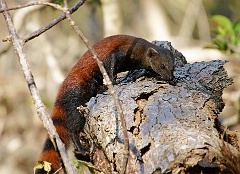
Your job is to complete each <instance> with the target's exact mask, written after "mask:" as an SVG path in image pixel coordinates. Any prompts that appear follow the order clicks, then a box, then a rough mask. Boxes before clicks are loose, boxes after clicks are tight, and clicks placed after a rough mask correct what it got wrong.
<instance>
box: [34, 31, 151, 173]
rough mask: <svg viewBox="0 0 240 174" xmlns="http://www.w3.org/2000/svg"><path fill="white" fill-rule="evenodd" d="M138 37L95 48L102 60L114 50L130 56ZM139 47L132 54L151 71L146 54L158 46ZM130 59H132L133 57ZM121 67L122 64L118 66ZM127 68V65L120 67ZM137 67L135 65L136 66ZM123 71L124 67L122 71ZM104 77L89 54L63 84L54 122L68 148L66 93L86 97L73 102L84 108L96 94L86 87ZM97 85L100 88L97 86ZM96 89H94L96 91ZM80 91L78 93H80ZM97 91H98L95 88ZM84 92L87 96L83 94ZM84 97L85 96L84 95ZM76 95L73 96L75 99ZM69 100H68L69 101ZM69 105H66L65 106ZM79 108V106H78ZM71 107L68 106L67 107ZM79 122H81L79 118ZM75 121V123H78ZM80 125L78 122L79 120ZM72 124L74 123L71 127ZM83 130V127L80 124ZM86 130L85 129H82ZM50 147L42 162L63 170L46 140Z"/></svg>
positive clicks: (122, 37)
mask: <svg viewBox="0 0 240 174" xmlns="http://www.w3.org/2000/svg"><path fill="white" fill-rule="evenodd" d="M135 39H136V38H135V37H132V36H126V35H117V36H112V37H108V38H105V39H103V40H101V41H100V42H98V43H97V44H95V45H94V49H95V51H96V52H97V55H98V57H99V58H100V60H101V61H103V62H104V61H105V60H106V59H107V58H109V55H110V54H111V53H112V52H113V50H114V49H116V48H118V52H119V54H120V53H124V54H126V53H127V52H128V50H129V48H130V47H131V46H132V45H133V42H134V40H135ZM136 45H137V46H134V50H133V51H132V53H131V56H134V57H138V59H139V60H140V62H141V61H142V62H143V64H144V65H142V67H143V68H149V67H146V66H147V65H145V64H146V63H145V61H146V60H145V59H146V57H145V56H146V55H145V52H146V51H147V48H148V47H154V46H153V45H151V44H150V43H149V42H147V41H145V40H144V41H142V42H140V43H137V44H136ZM129 59H130V58H129ZM115 66H118V65H115ZM119 66H123V65H119ZM128 66H132V65H127V66H126V65H124V67H125V68H126V67H128ZM133 67H134V66H133ZM120 70H121V68H120ZM96 74H97V75H98V74H100V72H99V68H98V66H97V63H96V61H95V60H94V59H93V56H92V54H91V53H90V52H89V51H87V52H86V53H85V54H84V55H83V56H82V57H81V58H80V60H79V61H78V62H77V64H76V65H75V66H74V67H73V68H72V69H71V71H70V73H69V74H68V76H67V78H66V79H65V81H64V82H63V84H62V86H61V88H60V90H59V92H58V95H57V97H56V102H55V105H54V107H53V111H52V119H53V121H54V125H55V127H56V130H57V133H58V134H59V136H60V138H61V139H62V141H63V142H64V143H65V145H66V146H67V147H68V146H69V143H70V133H69V130H68V129H69V128H67V125H66V124H67V117H70V116H71V114H70V115H69V114H67V112H69V110H68V108H65V107H66V103H64V102H66V101H65V100H64V101H63V99H64V98H63V96H64V95H65V93H66V94H68V93H67V92H66V91H68V92H69V91H70V92H69V94H71V95H77V94H72V93H71V92H72V91H71V89H73V92H75V91H76V92H79V91H80V92H81V93H79V98H80V97H81V96H82V99H79V101H77V102H78V103H73V107H74V108H75V107H76V106H80V105H83V104H84V103H85V102H86V101H88V100H89V99H90V98H91V97H92V96H91V95H94V94H95V92H94V91H93V92H92V91H91V89H86V85H87V84H88V83H89V84H90V86H91V85H92V84H91V83H92V81H91V80H92V79H93V78H94V77H95V75H96ZM93 85H98V84H95V83H93ZM94 87H95V86H93V88H94ZM77 90H78V91H77ZM94 90H95V89H94ZM89 92H92V94H91V93H90V94H88V93H89ZM82 93H84V94H82ZM80 94H81V96H80ZM71 95H70V97H69V102H70V103H71V102H72V100H70V99H71V98H72V97H71ZM74 97H76V96H73V98H74ZM66 100H68V98H67V99H66ZM64 104H65V105H64ZM75 105H76V106H75ZM67 106H68V105H67ZM76 119H78V118H77V117H76ZM74 120H75V119H73V120H72V121H73V122H74ZM76 122H77V121H76ZM70 125H71V124H70ZM79 127H80V125H79ZM81 129H83V126H82V128H81ZM46 142H47V144H46V145H45V146H44V150H43V152H42V155H41V159H40V160H42V161H48V162H50V163H52V168H53V171H56V170H57V169H58V168H60V167H61V163H60V162H59V156H58V153H57V151H55V150H54V147H53V145H52V144H51V143H49V139H47V140H46ZM36 173H44V172H43V171H37V172H36Z"/></svg>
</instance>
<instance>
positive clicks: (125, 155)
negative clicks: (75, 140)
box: [63, 0, 129, 174]
mask: <svg viewBox="0 0 240 174" xmlns="http://www.w3.org/2000/svg"><path fill="white" fill-rule="evenodd" d="M63 12H64V13H65V15H66V17H67V19H68V21H69V23H70V25H71V26H72V28H73V29H74V30H75V31H76V33H77V34H78V36H79V37H80V38H81V39H82V40H83V42H84V43H85V45H86V46H87V48H88V50H89V51H90V52H91V53H92V55H93V58H94V59H95V60H96V62H97V64H98V67H99V69H100V71H101V73H102V75H103V78H104V80H105V85H107V87H108V89H109V90H110V93H111V94H112V96H113V99H114V102H115V104H116V106H117V110H118V113H119V116H120V120H121V124H122V128H123V135H124V151H123V160H122V167H123V168H122V171H120V173H122V174H124V173H125V172H126V169H127V163H128V156H129V139H128V134H127V126H126V121H125V118H124V115H123V110H122V106H121V104H120V100H119V98H118V96H117V93H116V91H115V89H114V87H113V85H112V82H111V80H110V78H109V76H108V74H107V72H106V69H105V68H104V66H103V62H102V61H101V60H100V59H99V58H98V56H97V53H96V51H95V50H94V49H93V47H92V46H91V45H90V43H89V41H88V39H87V38H86V37H85V36H84V34H83V33H82V31H81V30H80V28H79V27H78V26H76V25H75V22H74V20H73V19H72V17H71V14H70V12H69V10H68V6H67V0H64V9H63Z"/></svg>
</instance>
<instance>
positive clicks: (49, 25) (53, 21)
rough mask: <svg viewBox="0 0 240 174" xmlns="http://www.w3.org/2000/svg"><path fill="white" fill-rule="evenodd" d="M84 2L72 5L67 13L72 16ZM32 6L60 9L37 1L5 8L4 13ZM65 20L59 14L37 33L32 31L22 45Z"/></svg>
mask: <svg viewBox="0 0 240 174" xmlns="http://www.w3.org/2000/svg"><path fill="white" fill-rule="evenodd" d="M85 1H86V0H79V1H78V2H77V3H76V4H74V6H72V7H71V8H70V9H69V12H70V13H71V14H72V13H73V12H75V11H76V10H77V9H78V8H79V7H80V6H82V5H83V4H84V2H85ZM33 5H48V6H52V7H54V8H56V9H58V8H57V6H58V7H60V8H61V6H59V5H57V4H53V3H50V2H44V1H37V2H31V3H28V4H24V5H19V6H17V7H13V8H7V9H4V10H6V11H9V10H16V9H20V8H25V7H30V6H33ZM4 10H0V13H2V12H3V11H4ZM64 19H66V16H65V14H61V15H60V16H59V17H57V18H56V19H54V20H52V21H51V22H49V23H48V24H47V25H45V26H43V27H41V28H40V29H38V30H37V31H34V32H33V33H31V34H30V35H28V36H26V37H24V38H23V43H26V42H28V41H30V40H32V39H34V38H35V37H37V36H39V35H41V34H42V33H44V32H45V31H47V30H49V29H50V28H52V27H53V26H55V25H56V24H58V23H59V22H61V21H62V20H64Z"/></svg>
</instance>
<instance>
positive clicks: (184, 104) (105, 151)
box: [81, 41, 240, 173]
mask: <svg viewBox="0 0 240 174" xmlns="http://www.w3.org/2000/svg"><path fill="white" fill-rule="evenodd" d="M154 43H155V44H157V45H158V46H162V47H167V48H168V49H170V50H171V51H172V52H173V54H174V55H175V57H176V61H175V71H174V76H175V82H176V86H172V85H169V84H167V83H164V82H162V81H159V80H157V79H156V78H154V77H151V78H145V77H143V78H140V79H138V80H137V81H135V82H124V80H122V83H119V84H118V85H115V90H116V91H117V93H118V95H119V98H120V101H121V104H122V107H123V110H124V115H125V120H126V123H127V129H128V135H129V141H130V155H129V160H128V166H127V172H126V173H171V172H172V173H201V172H202V173H209V172H210V173H212V172H213V173H214V172H217V173H224V172H230V171H231V169H229V168H228V166H227V164H226V161H225V162H224V159H225V157H224V154H223V153H222V152H221V151H222V148H223V139H222V138H221V135H223V134H224V133H225V135H226V136H225V140H226V142H227V144H224V145H227V147H228V148H227V149H228V152H227V153H230V154H237V153H239V144H240V143H239V141H237V140H239V139H238V138H237V137H238V134H237V133H233V132H230V131H228V130H224V127H223V126H221V124H220V123H219V121H218V120H217V117H218V114H219V112H221V111H222V109H223V107H224V102H223V100H222V92H223V89H224V88H225V87H227V86H229V85H231V84H232V79H230V78H229V77H228V75H227V72H226V71H225V70H224V68H223V66H224V64H225V63H226V61H222V60H214V61H210V62H196V63H193V64H188V63H187V62H186V60H185V58H184V57H183V56H182V54H181V53H179V52H178V51H176V50H174V49H173V48H172V47H171V45H170V44H169V43H167V42H157V41H156V42H154ZM136 73H140V74H141V73H142V71H137V72H136ZM126 78H131V77H129V76H125V79H126ZM83 110H84V109H82V110H81V111H82V112H83ZM85 115H86V119H87V121H86V125H85V130H84V132H85V134H84V135H85V136H84V138H85V143H86V142H87V143H86V145H88V147H90V148H91V152H90V157H91V160H92V162H93V164H94V165H95V166H96V167H97V168H99V169H100V170H102V171H103V172H105V173H115V172H116V173H117V172H118V171H120V170H121V159H122V156H123V155H122V149H123V148H124V145H123V133H122V127H121V123H120V120H119V116H118V113H117V111H116V108H115V104H114V101H113V98H112V96H111V94H110V93H109V91H106V92H103V93H102V94H99V95H97V97H95V98H92V99H91V100H90V101H89V103H88V106H87V111H86V109H85ZM224 147H225V146H224ZM230 156H231V155H230Z"/></svg>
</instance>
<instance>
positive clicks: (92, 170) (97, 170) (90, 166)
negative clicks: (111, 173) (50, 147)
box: [73, 160, 103, 174]
mask: <svg viewBox="0 0 240 174" xmlns="http://www.w3.org/2000/svg"><path fill="white" fill-rule="evenodd" d="M73 164H74V166H75V167H76V168H77V169H78V170H79V171H80V172H83V171H82V168H81V166H80V164H82V165H84V166H86V167H87V168H88V170H89V171H90V172H91V173H96V172H98V173H102V174H103V172H101V171H100V170H99V169H98V168H96V167H94V166H93V165H91V164H90V163H88V162H86V161H82V160H73Z"/></svg>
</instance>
